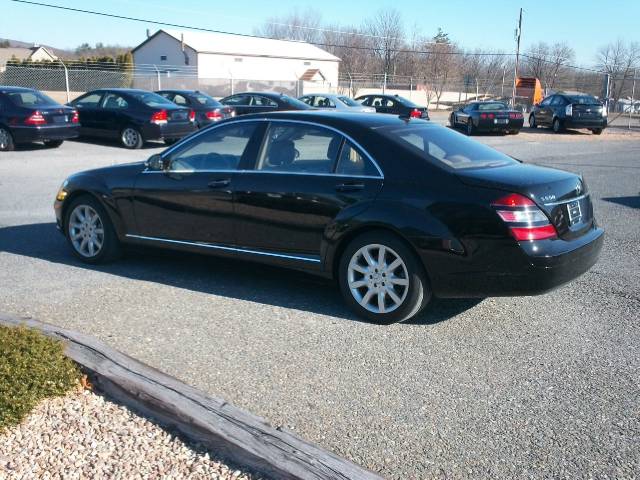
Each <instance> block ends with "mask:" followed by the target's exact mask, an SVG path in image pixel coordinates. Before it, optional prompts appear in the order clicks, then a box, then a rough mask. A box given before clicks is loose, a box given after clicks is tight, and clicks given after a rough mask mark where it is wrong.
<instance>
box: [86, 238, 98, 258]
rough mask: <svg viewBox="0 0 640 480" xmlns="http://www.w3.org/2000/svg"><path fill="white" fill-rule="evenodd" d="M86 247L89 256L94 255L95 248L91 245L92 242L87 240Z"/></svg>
mask: <svg viewBox="0 0 640 480" xmlns="http://www.w3.org/2000/svg"><path fill="white" fill-rule="evenodd" d="M87 245H88V246H89V255H91V256H93V255H95V253H96V246H95V244H94V243H93V240H91V239H90V240H89V242H88V243H87Z"/></svg>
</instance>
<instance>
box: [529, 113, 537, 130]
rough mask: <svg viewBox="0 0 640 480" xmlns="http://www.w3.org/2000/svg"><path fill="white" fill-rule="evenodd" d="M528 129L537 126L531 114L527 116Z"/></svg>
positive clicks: (534, 117)
mask: <svg viewBox="0 0 640 480" xmlns="http://www.w3.org/2000/svg"><path fill="white" fill-rule="evenodd" d="M529 128H538V124H537V123H536V116H535V115H534V114H533V113H532V114H531V115H529Z"/></svg>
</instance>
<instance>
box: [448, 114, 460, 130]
mask: <svg viewBox="0 0 640 480" xmlns="http://www.w3.org/2000/svg"><path fill="white" fill-rule="evenodd" d="M449 126H451V128H456V127H457V126H458V122H456V116H455V114H454V113H453V112H451V115H449Z"/></svg>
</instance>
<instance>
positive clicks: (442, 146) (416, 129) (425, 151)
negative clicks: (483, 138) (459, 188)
mask: <svg viewBox="0 0 640 480" xmlns="http://www.w3.org/2000/svg"><path fill="white" fill-rule="evenodd" d="M377 131H378V132H380V133H381V134H382V135H384V136H385V137H386V138H387V139H388V140H390V141H391V142H393V143H396V144H398V145H402V146H403V147H405V148H408V149H409V150H412V151H413V152H414V153H416V154H418V155H419V156H421V157H422V158H424V159H425V160H427V161H430V162H431V163H435V164H436V165H439V166H443V167H445V168H449V169H454V170H461V169H465V168H491V167H502V166H505V165H515V164H517V163H518V162H517V160H514V159H513V158H511V157H508V156H507V155H505V154H503V153H500V152H498V151H497V150H494V149H493V148H490V147H487V146H486V145H483V144H482V143H479V142H476V141H475V140H471V139H469V138H467V137H466V136H465V135H462V134H460V133H458V132H454V131H453V130H451V129H449V128H444V127H440V126H436V125H419V124H413V125H411V123H409V124H407V125H404V126H402V127H397V126H394V127H382V128H379V129H377Z"/></svg>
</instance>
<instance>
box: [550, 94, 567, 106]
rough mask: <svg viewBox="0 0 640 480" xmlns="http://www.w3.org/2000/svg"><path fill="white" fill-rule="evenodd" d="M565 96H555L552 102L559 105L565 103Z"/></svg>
mask: <svg viewBox="0 0 640 480" xmlns="http://www.w3.org/2000/svg"><path fill="white" fill-rule="evenodd" d="M564 103H565V102H564V98H562V97H561V96H560V95H556V96H555V97H553V101H552V102H551V105H556V106H558V107H560V106H562V105H564Z"/></svg>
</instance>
